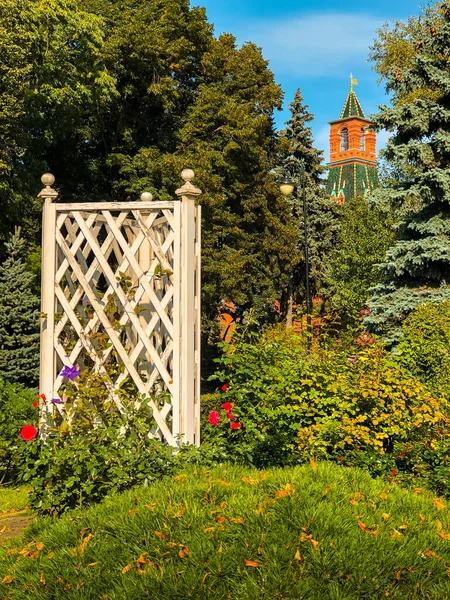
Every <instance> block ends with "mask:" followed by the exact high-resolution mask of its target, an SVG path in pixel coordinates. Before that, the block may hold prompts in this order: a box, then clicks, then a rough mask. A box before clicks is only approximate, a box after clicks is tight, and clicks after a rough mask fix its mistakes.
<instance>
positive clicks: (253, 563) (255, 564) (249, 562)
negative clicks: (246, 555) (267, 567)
mask: <svg viewBox="0 0 450 600" xmlns="http://www.w3.org/2000/svg"><path fill="white" fill-rule="evenodd" d="M245 566H246V567H259V566H260V564H259V563H258V562H256V561H255V560H247V559H245Z"/></svg>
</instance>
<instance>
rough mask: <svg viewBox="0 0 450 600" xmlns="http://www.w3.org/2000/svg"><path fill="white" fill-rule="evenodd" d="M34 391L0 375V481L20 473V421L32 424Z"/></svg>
mask: <svg viewBox="0 0 450 600" xmlns="http://www.w3.org/2000/svg"><path fill="white" fill-rule="evenodd" d="M36 400H37V398H36V392H35V391H33V390H29V389H27V388H24V387H23V386H21V385H20V384H17V383H8V382H6V381H4V380H2V379H0V482H1V483H7V482H14V481H16V480H17V478H18V477H19V474H20V462H21V461H20V455H21V452H22V449H23V440H22V439H21V438H20V436H19V433H20V430H21V429H22V427H23V426H24V425H27V424H35V423H36V421H37V418H38V409H37V408H36V407H34V406H33V402H35V401H36Z"/></svg>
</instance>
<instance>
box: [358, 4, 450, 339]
mask: <svg viewBox="0 0 450 600" xmlns="http://www.w3.org/2000/svg"><path fill="white" fill-rule="evenodd" d="M449 48H450V3H449V2H448V1H446V2H438V3H437V4H435V5H434V6H432V7H431V8H429V9H427V10H425V12H424V13H423V14H422V15H421V16H419V17H417V18H415V19H412V20H410V21H409V22H408V23H407V24H396V25H394V27H393V28H392V29H391V30H388V29H384V30H383V31H382V32H381V34H380V39H379V40H378V42H377V43H376V44H375V47H374V50H373V53H372V56H373V58H374V59H375V61H376V65H377V68H378V70H379V71H380V73H381V75H382V77H383V78H384V79H385V81H386V87H387V89H388V90H389V91H390V92H391V93H392V98H393V106H391V107H387V106H382V107H381V110H380V112H379V114H378V115H376V117H375V119H374V122H375V125H376V126H378V128H384V129H387V130H389V131H391V132H393V135H392V137H391V138H390V140H389V143H388V145H387V149H386V152H385V157H386V159H387V160H388V161H390V162H391V163H392V165H393V167H394V169H393V170H394V173H395V174H396V177H395V178H394V181H393V182H392V185H391V187H390V188H389V189H387V190H386V191H385V192H380V194H381V195H383V194H386V196H387V199H388V201H389V202H390V204H391V206H392V207H393V208H394V210H396V211H399V210H404V211H406V212H407V214H406V216H405V217H404V218H403V219H402V221H401V223H400V225H399V228H398V241H397V242H396V244H395V245H394V246H393V247H391V248H390V249H389V251H388V253H387V256H386V259H385V260H384V262H383V263H382V265H381V267H380V268H381V273H382V275H383V282H382V283H380V284H379V285H378V286H377V287H376V288H375V291H374V295H373V297H372V299H371V300H370V302H369V306H370V309H371V314H370V315H369V316H368V317H367V319H366V321H365V322H366V326H367V328H368V329H369V330H370V331H373V332H376V333H379V334H382V335H383V336H385V338H386V339H388V340H389V341H391V342H395V341H396V339H398V337H399V335H400V324H401V322H402V321H403V320H404V319H405V317H406V316H407V315H408V313H410V312H411V311H412V310H413V309H414V308H415V307H416V306H417V305H419V304H422V303H425V302H434V303H436V302H439V301H441V300H445V299H449V298H450V286H449V283H450V51H449ZM396 50H397V51H396Z"/></svg>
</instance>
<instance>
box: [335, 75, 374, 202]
mask: <svg viewBox="0 0 450 600" xmlns="http://www.w3.org/2000/svg"><path fill="white" fill-rule="evenodd" d="M356 83H357V82H356V80H355V79H353V76H352V75H350V91H349V93H348V96H347V99H346V100H345V104H344V108H343V109H342V113H341V116H340V118H339V119H337V120H336V121H330V126H331V128H330V162H329V164H328V169H329V172H328V179H327V182H326V190H327V192H328V193H329V194H330V197H331V198H332V199H333V200H336V201H338V202H345V201H346V200H350V198H354V197H355V196H368V195H369V194H370V193H371V191H372V190H373V189H374V188H376V187H378V186H379V185H380V180H379V177H378V171H377V162H376V133H375V131H374V130H373V129H371V125H372V122H371V121H369V119H366V116H365V114H364V111H363V109H362V108H361V105H360V103H359V100H358V98H357V97H356V94H355V92H354V90H353V85H355V84H356Z"/></svg>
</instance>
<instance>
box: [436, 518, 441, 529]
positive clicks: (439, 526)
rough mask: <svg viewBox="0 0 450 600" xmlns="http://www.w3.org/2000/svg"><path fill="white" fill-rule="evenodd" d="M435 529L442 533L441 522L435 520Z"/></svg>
mask: <svg viewBox="0 0 450 600" xmlns="http://www.w3.org/2000/svg"><path fill="white" fill-rule="evenodd" d="M436 529H437V530H438V531H442V523H441V521H439V520H437V521H436Z"/></svg>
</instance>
